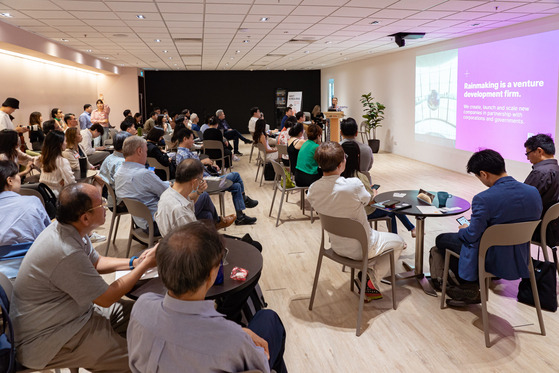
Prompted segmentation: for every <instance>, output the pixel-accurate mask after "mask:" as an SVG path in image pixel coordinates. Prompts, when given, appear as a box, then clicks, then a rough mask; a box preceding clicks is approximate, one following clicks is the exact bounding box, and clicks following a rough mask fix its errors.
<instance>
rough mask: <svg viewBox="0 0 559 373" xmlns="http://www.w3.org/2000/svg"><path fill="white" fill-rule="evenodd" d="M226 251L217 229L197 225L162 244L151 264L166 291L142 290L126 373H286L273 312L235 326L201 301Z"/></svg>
mask: <svg viewBox="0 0 559 373" xmlns="http://www.w3.org/2000/svg"><path fill="white" fill-rule="evenodd" d="M224 252H225V248H224V246H223V242H222V240H221V239H220V237H219V235H218V234H217V232H216V231H215V229H213V228H211V227H209V226H207V225H206V224H204V223H202V222H193V223H189V224H187V225H184V226H180V227H177V228H176V229H174V230H172V231H171V232H170V233H169V234H167V235H166V236H165V237H164V238H163V240H161V242H160V244H159V247H158V249H157V256H156V259H157V263H158V272H159V276H160V277H161V280H162V281H163V283H164V284H165V287H166V288H167V289H168V292H167V294H165V295H161V294H156V293H146V294H144V295H142V296H141V297H140V298H139V299H138V301H137V302H136V304H135V305H134V308H133V309H132V315H131V318H130V325H129V328H128V348H129V352H130V368H131V370H132V372H134V373H136V372H138V373H139V372H150V371H154V367H157V369H158V371H161V372H183V371H185V369H186V368H185V367H188V371H192V372H241V371H245V370H251V369H258V370H260V371H262V372H269V371H270V369H274V370H276V372H278V373H282V372H287V369H286V367H285V363H284V362H283V351H284V346H285V329H284V327H283V325H282V323H281V320H280V319H279V317H278V315H277V314H276V313H275V312H274V311H271V310H261V311H259V312H257V313H256V315H255V316H254V318H253V319H252V320H251V322H250V323H249V325H248V328H241V327H240V326H239V325H237V324H235V323H233V322H231V321H227V320H225V319H224V318H223V317H222V315H221V314H220V313H218V312H217V311H216V310H215V308H214V302H213V301H211V300H204V299H205V296H206V293H207V291H208V290H209V289H210V288H211V287H212V285H213V284H214V282H215V279H216V277H217V274H218V271H219V266H220V262H221V259H222V258H223V254H224ZM187 269H188V270H187ZM154 346H158V347H157V348H154Z"/></svg>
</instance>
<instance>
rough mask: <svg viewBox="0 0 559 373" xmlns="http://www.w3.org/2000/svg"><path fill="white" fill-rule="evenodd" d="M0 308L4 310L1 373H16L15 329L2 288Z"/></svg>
mask: <svg viewBox="0 0 559 373" xmlns="http://www.w3.org/2000/svg"><path fill="white" fill-rule="evenodd" d="M0 308H1V310H2V329H1V330H0V372H6V373H14V372H15V371H16V350H15V346H14V329H13V326H12V320H10V315H9V311H10V302H9V300H8V296H7V295H6V292H5V291H4V289H3V288H2V287H1V286H0ZM6 329H7V330H6ZM6 332H7V333H6Z"/></svg>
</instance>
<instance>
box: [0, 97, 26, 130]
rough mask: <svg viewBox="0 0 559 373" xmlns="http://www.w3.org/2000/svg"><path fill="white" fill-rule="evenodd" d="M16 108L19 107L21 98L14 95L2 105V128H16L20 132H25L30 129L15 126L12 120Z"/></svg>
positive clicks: (0, 122) (0, 120)
mask: <svg viewBox="0 0 559 373" xmlns="http://www.w3.org/2000/svg"><path fill="white" fill-rule="evenodd" d="M16 109H19V100H18V99H15V98H13V97H8V98H7V99H6V100H5V101H4V103H3V104H2V107H0V130H3V129H9V130H16V131H17V132H18V133H24V132H27V131H29V129H27V128H25V127H22V126H17V127H16V126H14V124H13V123H12V120H13V119H14V117H12V114H13V112H14V111H16Z"/></svg>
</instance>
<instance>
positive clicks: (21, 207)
mask: <svg viewBox="0 0 559 373" xmlns="http://www.w3.org/2000/svg"><path fill="white" fill-rule="evenodd" d="M20 189H21V178H20V176H19V168H18V167H17V165H16V164H15V163H14V162H12V161H0V206H2V214H0V227H2V229H0V246H9V245H14V244H18V243H25V242H33V241H35V238H37V236H38V235H39V234H40V233H41V232H42V231H43V230H44V229H45V228H46V227H47V226H48V225H49V224H50V219H49V216H48V215H47V212H46V211H45V207H44V206H43V204H42V203H41V201H40V200H39V198H37V197H34V196H20V195H19V194H18V193H19V191H20Z"/></svg>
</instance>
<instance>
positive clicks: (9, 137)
mask: <svg viewBox="0 0 559 373" xmlns="http://www.w3.org/2000/svg"><path fill="white" fill-rule="evenodd" d="M19 145H20V139H19V136H18V133H17V132H16V131H14V130H8V129H4V130H2V131H0V160H5V161H12V162H14V163H15V164H17V165H21V166H24V167H25V170H23V171H21V172H20V173H19V176H20V177H24V176H26V175H27V174H28V173H30V172H31V170H32V169H33V168H38V167H39V163H38V160H37V158H38V157H31V156H29V155H27V154H25V153H24V152H22V151H21V150H20V149H19Z"/></svg>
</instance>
